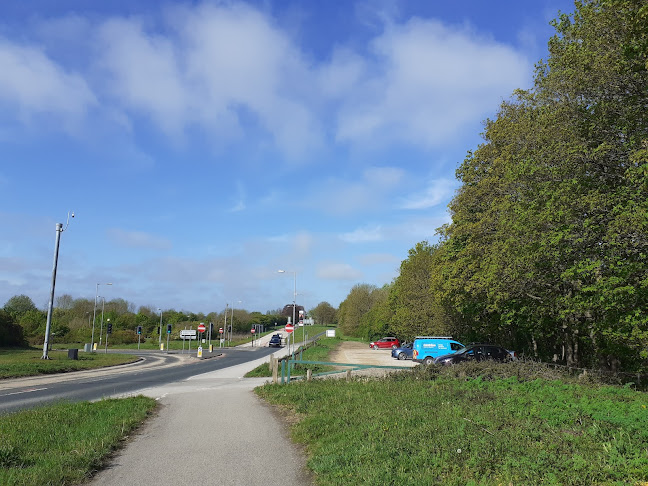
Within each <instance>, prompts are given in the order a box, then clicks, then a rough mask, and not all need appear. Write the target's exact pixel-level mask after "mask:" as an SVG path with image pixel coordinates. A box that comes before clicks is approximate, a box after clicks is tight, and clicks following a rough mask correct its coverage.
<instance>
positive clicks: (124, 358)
mask: <svg viewBox="0 0 648 486" xmlns="http://www.w3.org/2000/svg"><path fill="white" fill-rule="evenodd" d="M48 355H49V357H50V359H41V356H43V351H42V350H41V351H37V350H34V349H2V350H0V379H5V378H20V377H24V376H35V375H45V374H52V373H64V372H68V371H79V370H87V369H92V368H102V367H104V366H114V365H118V364H125V363H132V362H134V361H137V360H138V359H139V358H138V357H137V356H133V355H126V354H112V353H111V354H104V353H99V352H97V353H79V359H78V360H73V359H68V356H67V351H50V352H49V353H48Z"/></svg>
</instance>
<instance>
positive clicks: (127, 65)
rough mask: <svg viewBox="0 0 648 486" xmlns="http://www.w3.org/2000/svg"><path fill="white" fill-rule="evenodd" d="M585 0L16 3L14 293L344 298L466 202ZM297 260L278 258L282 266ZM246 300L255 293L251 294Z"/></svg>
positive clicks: (1, 51) (3, 285)
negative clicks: (470, 184) (486, 140)
mask: <svg viewBox="0 0 648 486" xmlns="http://www.w3.org/2000/svg"><path fill="white" fill-rule="evenodd" d="M559 10H562V11H565V12H570V11H572V10H573V3H572V2H570V1H567V0H538V1H533V2H514V1H500V2H482V1H477V0H461V1H456V2H428V1H424V0H410V1H405V0H402V1H396V0H395V1H388V0H384V1H358V2H351V1H330V2H297V1H278V0H274V1H273V0H270V1H249V2H243V1H227V2H225V1H222V2H221V1H205V2H181V1H175V2H174V1H170V2H164V3H158V2H147V1H128V2H126V1H125V0H117V1H115V2H90V1H87V0H61V1H59V2H49V1H46V0H31V1H29V2H4V3H3V4H2V5H0V66H1V67H2V68H1V69H0V224H2V227H3V231H2V232H1V233H0V305H2V304H3V303H4V302H5V301H6V300H7V299H9V298H10V297H11V296H13V295H17V294H26V295H29V296H30V297H31V298H32V299H33V300H34V302H35V303H36V305H38V306H39V307H43V308H44V307H45V306H46V304H47V299H48V295H49V285H50V278H51V268H52V255H53V246H54V237H55V231H54V228H55V223H56V222H65V219H66V215H67V212H68V211H69V210H73V211H75V213H76V217H75V219H74V220H73V222H72V223H71V225H70V227H69V228H68V230H67V231H66V232H65V233H63V235H62V238H61V249H60V256H59V269H58V278H57V286H56V294H57V295H61V294H64V293H65V294H70V295H72V296H73V297H85V298H90V299H93V298H94V293H95V288H96V287H95V286H96V283H100V282H112V283H113V286H112V287H106V288H102V292H104V293H105V297H106V298H107V299H111V298H115V297H120V298H124V299H126V300H128V301H130V302H133V303H134V304H136V305H149V306H152V307H155V308H157V307H161V308H163V309H171V308H175V309H184V310H188V311H195V312H198V311H202V312H209V311H212V310H222V309H223V308H224V307H225V304H226V303H229V304H230V305H231V304H232V303H235V304H236V305H237V306H238V307H242V308H246V309H248V310H250V311H253V310H258V311H261V312H265V311H267V310H270V309H276V308H280V307H282V306H283V305H285V304H286V303H289V302H291V301H292V297H293V283H294V282H293V278H294V276H293V274H292V273H290V272H297V293H298V296H297V300H298V302H299V303H300V304H302V305H305V306H306V307H307V308H311V307H314V306H315V305H317V304H318V303H319V302H321V301H328V302H330V303H331V304H332V305H334V306H337V305H338V304H339V303H340V301H341V300H343V299H344V298H345V297H346V295H347V293H348V291H349V290H350V288H351V287H352V286H353V285H354V284H356V283H370V284H375V285H378V286H381V285H383V284H385V283H388V282H390V281H391V280H392V279H393V278H394V277H395V276H396V275H397V274H398V268H399V265H400V262H401V261H402V260H403V259H404V258H406V256H407V251H408V250H409V249H410V248H412V247H413V246H414V245H415V244H416V243H417V242H418V241H421V240H423V239H428V240H430V241H434V240H435V238H436V237H435V230H436V228H438V227H439V226H441V225H442V224H444V223H446V222H448V220H449V216H448V213H447V207H446V206H447V204H448V202H449V201H450V199H451V198H452V195H453V194H454V191H455V190H456V188H457V187H458V186H457V183H456V180H455V178H454V171H455V169H456V168H457V165H458V164H459V163H460V162H461V161H462V160H463V158H464V157H465V154H466V152H467V151H468V150H471V149H474V148H475V147H476V146H477V145H478V144H479V143H480V137H479V133H480V132H481V131H482V128H483V125H482V122H483V120H484V119H485V118H487V117H489V116H493V115H494V113H495V112H496V110H497V107H498V105H499V103H500V102H501V101H502V100H503V99H506V98H508V97H509V96H510V94H511V92H512V91H513V90H514V89H516V88H528V87H530V86H531V84H532V77H533V67H534V63H535V62H537V61H538V60H539V59H540V58H542V57H545V56H546V43H547V40H548V37H549V36H550V35H551V34H552V33H553V32H552V28H551V27H550V26H549V21H550V20H551V19H552V18H554V17H555V16H556V15H557V13H558V11H559ZM279 269H284V270H287V271H288V273H287V274H279V273H277V270H279ZM239 301H240V302H239Z"/></svg>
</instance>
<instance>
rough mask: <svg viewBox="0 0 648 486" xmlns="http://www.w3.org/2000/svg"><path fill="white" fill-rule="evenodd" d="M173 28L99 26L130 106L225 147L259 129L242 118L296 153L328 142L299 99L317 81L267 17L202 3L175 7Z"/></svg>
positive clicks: (175, 132)
mask: <svg viewBox="0 0 648 486" xmlns="http://www.w3.org/2000/svg"><path fill="white" fill-rule="evenodd" d="M172 23H173V28H174V29H175V30H174V31H172V32H171V33H170V34H166V35H165V36H161V35H155V34H151V33H149V32H148V31H146V30H145V29H144V27H143V25H142V24H141V23H139V22H138V21H136V20H131V19H129V20H125V19H113V20H110V21H108V22H105V23H104V24H103V25H102V27H101V29H100V32H101V35H100V37H101V40H102V42H101V46H102V49H101V52H102V55H101V61H100V65H101V66H102V68H103V69H104V70H105V72H106V73H107V75H108V77H109V84H110V86H111V87H112V91H113V94H114V96H115V98H116V99H117V100H118V101H119V102H120V103H122V104H123V106H124V108H125V109H126V110H129V111H130V110H133V111H135V112H142V113H145V114H147V115H148V116H149V117H150V118H151V120H152V121H153V122H154V123H156V124H157V125H158V126H160V127H161V128H162V130H164V131H165V133H167V134H168V135H171V136H173V137H176V138H178V137H182V136H183V134H184V132H185V131H186V129H187V128H188V127H190V126H192V125H198V126H201V127H203V128H205V129H207V130H208V131H209V133H210V134H211V136H212V137H215V138H217V139H220V140H221V141H228V140H233V139H237V138H240V137H242V135H243V133H244V131H245V130H246V129H247V130H252V128H251V127H243V126H242V125H243V122H242V121H241V115H242V113H245V116H246V117H248V121H250V120H251V121H252V122H253V123H256V125H258V126H259V127H260V128H261V129H262V130H263V131H264V132H266V133H267V134H269V135H270V136H271V137H272V138H273V139H274V142H275V144H276V146H278V147H279V149H280V150H281V151H282V152H283V153H284V154H286V155H288V156H290V157H300V156H302V155H304V154H305V153H306V151H307V150H312V149H313V148H314V147H317V146H319V145H321V143H322V141H321V138H322V135H321V133H320V128H319V127H318V121H317V118H316V117H315V116H314V114H313V113H312V112H311V109H310V107H309V106H308V104H307V103H306V102H305V100H303V99H301V97H300V95H299V93H300V92H301V91H304V90H303V88H301V87H302V86H304V85H306V86H307V85H310V84H312V83H310V82H309V81H308V78H309V77H310V74H309V71H308V69H307V68H306V66H305V64H304V62H303V61H302V59H301V52H300V51H299V49H298V48H297V47H296V46H294V45H293V44H292V43H291V41H290V39H289V38H288V37H287V36H286V35H285V34H284V33H283V32H282V31H281V30H279V29H278V28H277V27H275V26H274V25H273V24H272V21H271V19H270V18H268V17H266V16H264V15H263V14H261V13H260V12H259V11H257V10H254V9H253V8H251V7H248V6H247V5H245V4H242V3H232V4H229V5H223V6H215V5H211V4H203V5H201V6H199V7H196V8H178V9H175V10H174V15H173V20H172ZM250 115H251V116H250Z"/></svg>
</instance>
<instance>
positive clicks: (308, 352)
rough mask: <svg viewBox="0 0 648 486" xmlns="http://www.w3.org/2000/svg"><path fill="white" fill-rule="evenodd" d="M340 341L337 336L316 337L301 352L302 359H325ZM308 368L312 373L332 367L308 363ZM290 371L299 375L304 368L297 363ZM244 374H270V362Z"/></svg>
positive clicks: (255, 375) (250, 376) (256, 375)
mask: <svg viewBox="0 0 648 486" xmlns="http://www.w3.org/2000/svg"><path fill="white" fill-rule="evenodd" d="M341 342H342V341H341V340H340V339H338V338H321V339H318V340H317V342H315V343H314V344H313V345H312V346H310V347H308V348H307V349H305V350H304V351H303V352H302V359H303V360H304V361H327V360H328V356H329V354H330V353H331V351H333V350H335V348H337V347H338V346H339V345H340V343H341ZM279 366H281V365H279ZM308 368H309V369H311V370H312V371H313V373H322V372H324V371H330V370H331V369H332V367H330V366H323V365H308ZM279 373H281V369H279ZM290 373H291V375H293V376H300V375H303V374H305V373H306V368H305V367H303V366H299V365H297V366H295V368H293V370H292V371H291V372H290ZM245 376H246V378H256V377H266V376H272V370H271V369H270V364H269V363H264V364H262V365H259V366H257V367H256V368H254V369H253V370H251V371H249V372H248V373H247V374H246V375H245Z"/></svg>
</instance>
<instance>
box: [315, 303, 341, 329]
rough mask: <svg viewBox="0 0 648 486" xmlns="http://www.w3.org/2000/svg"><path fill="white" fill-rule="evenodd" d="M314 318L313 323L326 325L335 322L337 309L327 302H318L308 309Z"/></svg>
mask: <svg viewBox="0 0 648 486" xmlns="http://www.w3.org/2000/svg"><path fill="white" fill-rule="evenodd" d="M309 314H310V315H311V316H312V317H313V319H314V320H315V324H317V325H320V326H326V325H330V324H334V323H335V322H337V310H336V309H335V307H333V306H332V305H331V304H329V303H328V302H326V301H324V302H320V303H319V304H317V305H316V306H315V307H314V308H312V309H311V310H310V311H309Z"/></svg>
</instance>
